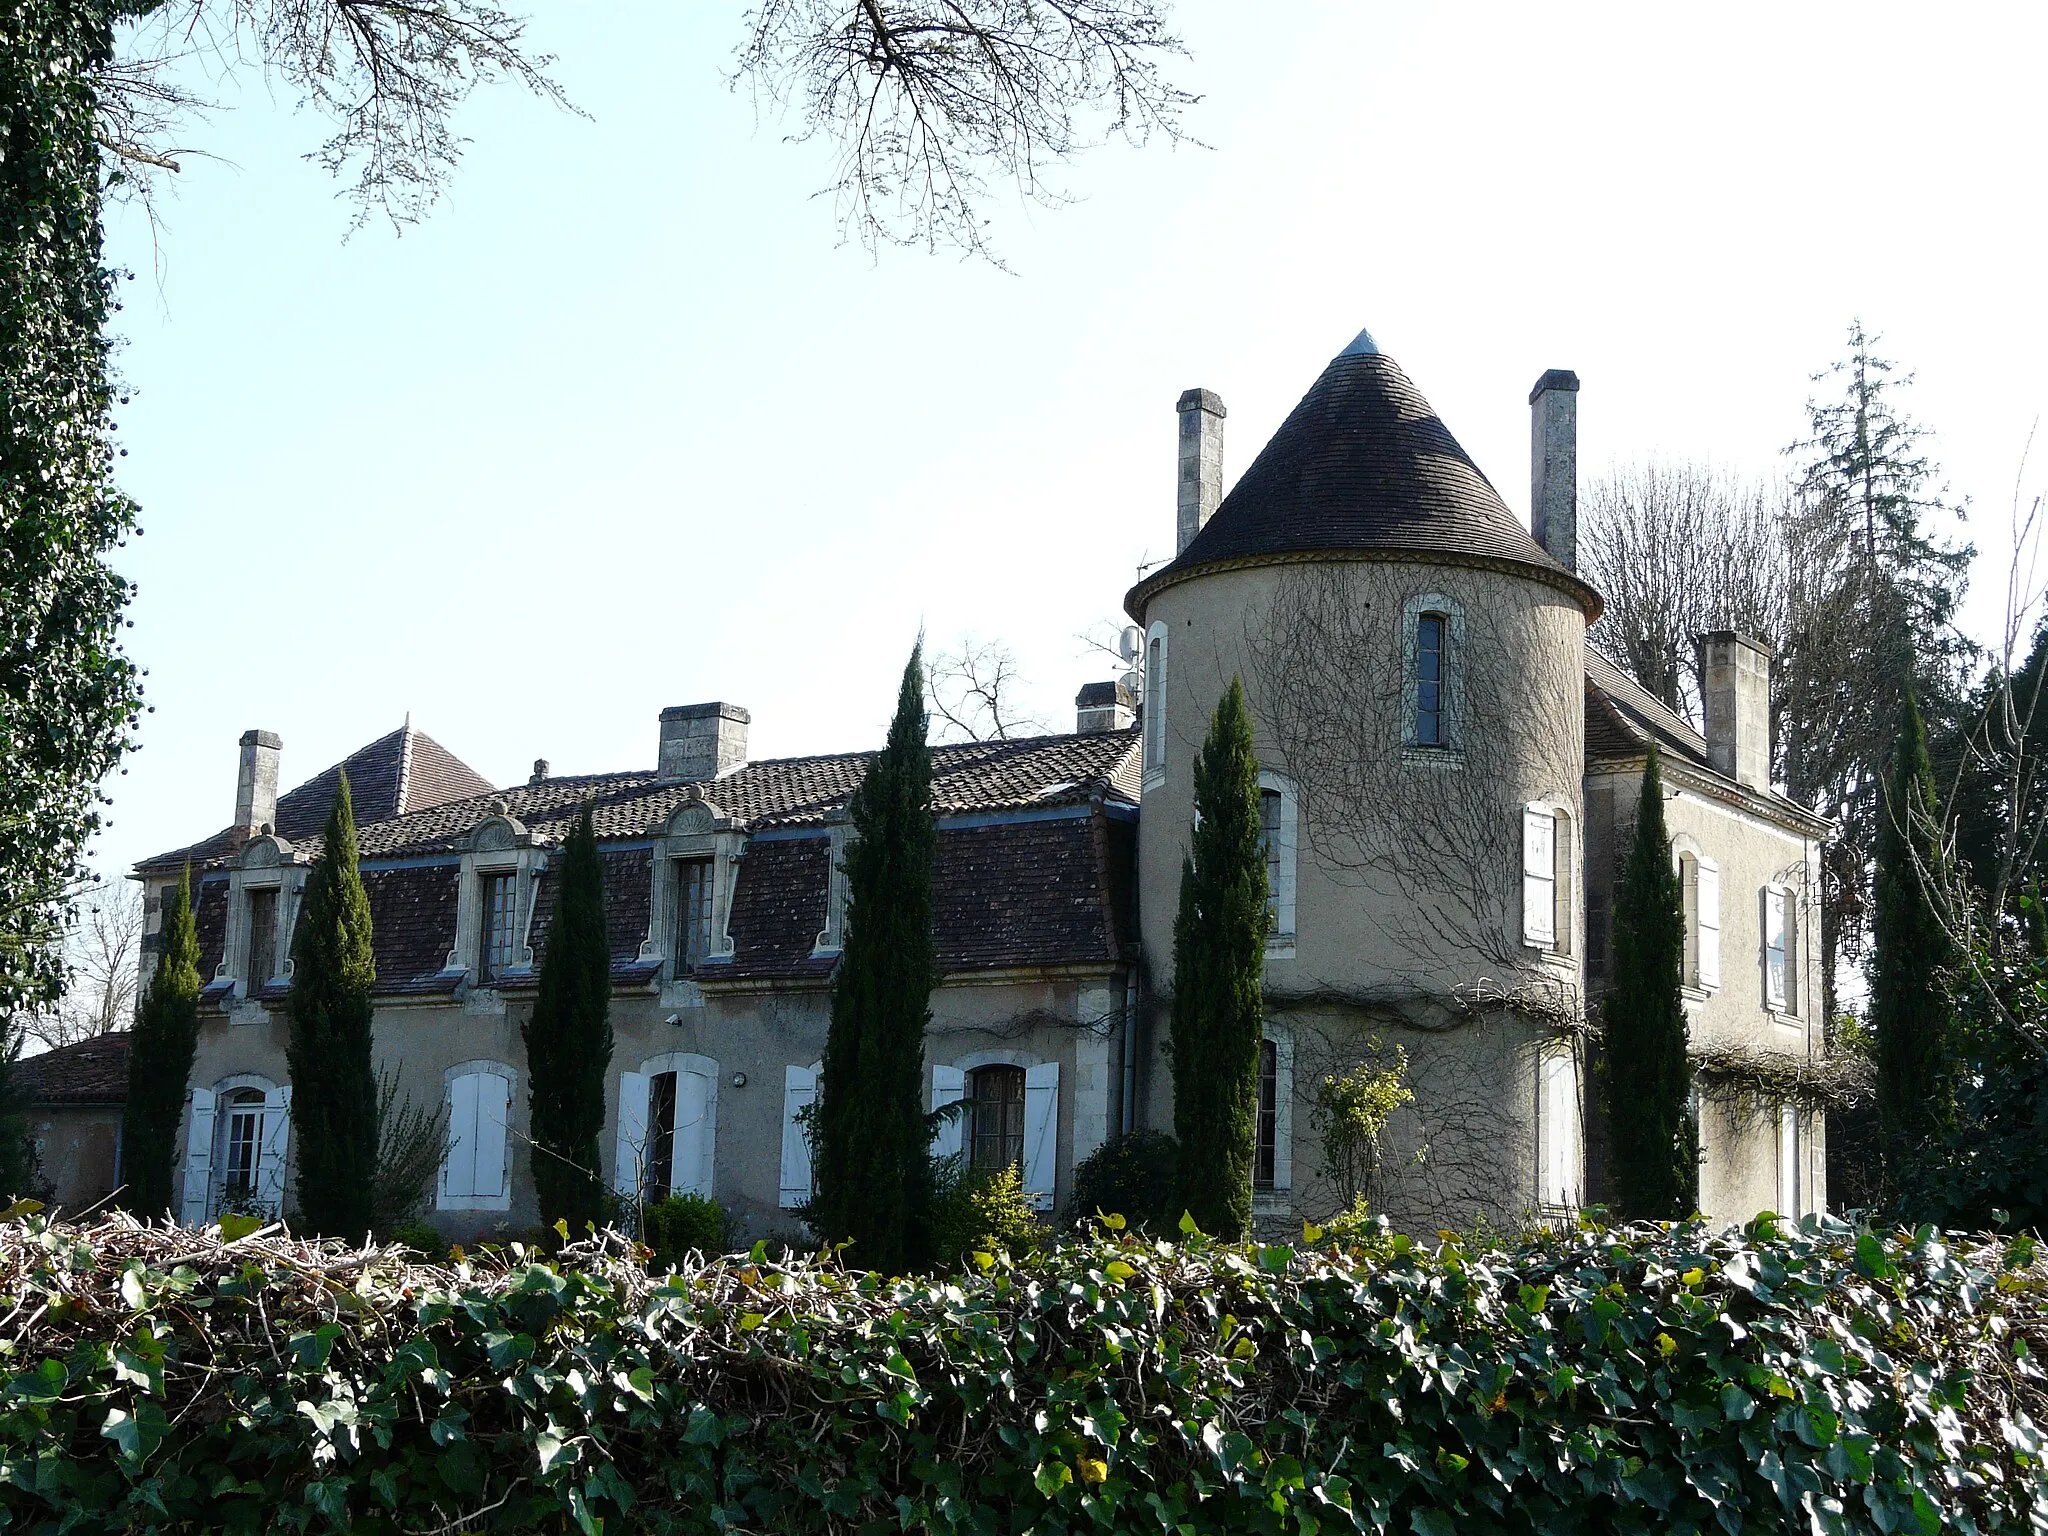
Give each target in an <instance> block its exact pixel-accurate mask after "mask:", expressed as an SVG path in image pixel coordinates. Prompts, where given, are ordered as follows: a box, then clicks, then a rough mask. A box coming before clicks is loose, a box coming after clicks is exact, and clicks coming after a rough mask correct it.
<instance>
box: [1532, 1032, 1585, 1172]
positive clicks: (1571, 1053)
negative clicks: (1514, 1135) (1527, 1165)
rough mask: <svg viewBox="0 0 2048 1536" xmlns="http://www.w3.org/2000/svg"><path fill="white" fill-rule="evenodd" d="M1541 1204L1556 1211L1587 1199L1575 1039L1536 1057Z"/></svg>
mask: <svg viewBox="0 0 2048 1536" xmlns="http://www.w3.org/2000/svg"><path fill="white" fill-rule="evenodd" d="M1536 1063H1537V1065H1536V1177H1537V1179H1538V1181H1539V1182H1538V1186H1537V1196H1538V1198H1537V1205H1538V1207H1539V1209H1541V1210H1544V1211H1547V1212H1551V1213H1568V1212H1572V1211H1576V1210H1578V1209H1579V1208H1580V1206H1582V1205H1583V1204H1584V1203H1585V1189H1586V1185H1585V1129H1584V1111H1583V1106H1582V1098H1581V1093H1580V1085H1579V1058H1578V1053H1577V1052H1576V1051H1575V1050H1574V1049H1573V1048H1572V1043H1571V1042H1570V1041H1569V1040H1555V1041H1552V1042H1550V1043H1549V1044H1547V1045H1545V1046H1544V1047H1543V1048H1542V1049H1541V1050H1540V1051H1538V1052H1537V1057H1536Z"/></svg>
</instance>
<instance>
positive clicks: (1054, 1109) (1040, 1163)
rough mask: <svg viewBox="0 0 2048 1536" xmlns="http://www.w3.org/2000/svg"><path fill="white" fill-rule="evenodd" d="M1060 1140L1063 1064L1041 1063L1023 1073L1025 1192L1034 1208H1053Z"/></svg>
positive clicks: (1044, 1209)
mask: <svg viewBox="0 0 2048 1536" xmlns="http://www.w3.org/2000/svg"><path fill="white" fill-rule="evenodd" d="M1059 1143H1060V1064H1059V1063H1058V1062H1056V1061H1047V1062H1041V1063H1040V1064H1039V1065H1037V1066H1035V1067H1029V1068H1027V1069H1026V1070H1025V1073H1024V1193H1025V1194H1026V1195H1027V1196H1028V1197H1029V1198H1030V1200H1031V1204H1032V1208H1033V1209H1035V1210H1040V1211H1049V1210H1051V1209H1052V1197H1053V1182H1054V1176H1055V1172H1056V1170H1057V1169H1058V1167H1059Z"/></svg>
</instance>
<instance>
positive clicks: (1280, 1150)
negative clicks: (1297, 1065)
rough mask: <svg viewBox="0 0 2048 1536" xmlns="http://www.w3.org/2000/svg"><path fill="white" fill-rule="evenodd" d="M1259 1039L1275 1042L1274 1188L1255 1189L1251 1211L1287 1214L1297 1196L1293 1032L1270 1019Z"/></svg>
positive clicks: (1264, 1023) (1261, 1027)
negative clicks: (1295, 1192) (1295, 1180)
mask: <svg viewBox="0 0 2048 1536" xmlns="http://www.w3.org/2000/svg"><path fill="white" fill-rule="evenodd" d="M1259 1039H1260V1041H1261V1042H1265V1041H1271V1042H1272V1045H1273V1187H1272V1188H1271V1189H1254V1190H1253V1191H1252V1213H1253V1214H1254V1215H1258V1216H1284V1215H1286V1214H1288V1212H1289V1211H1291V1210H1292V1209H1293V1205H1292V1201H1293V1199H1294V1031H1293V1030H1292V1029H1290V1028H1289V1027H1288V1026H1287V1025H1285V1024H1281V1023H1278V1022H1276V1021H1274V1020H1272V1019H1267V1020H1264V1021H1263V1022H1262V1023H1261V1024H1260V1025H1259ZM1254 1155H1256V1142H1254Z"/></svg>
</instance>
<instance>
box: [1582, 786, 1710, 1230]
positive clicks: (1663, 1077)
mask: <svg viewBox="0 0 2048 1536" xmlns="http://www.w3.org/2000/svg"><path fill="white" fill-rule="evenodd" d="M1613 948H1614V985H1613V988H1612V990H1610V991H1609V992H1608V994H1607V1003H1606V1022H1607V1039H1606V1042H1605V1049H1604V1055H1605V1061H1604V1068H1603V1073H1604V1078H1605V1084H1606V1089H1607V1123H1608V1126H1609V1143H1608V1145H1609V1154H1608V1156H1609V1166H1610V1168H1611V1169H1612V1170H1613V1172H1612V1183H1613V1199H1614V1205H1615V1210H1616V1213H1617V1214H1618V1215H1619V1216H1621V1218H1622V1219H1623V1220H1625V1221H1676V1220H1680V1219H1682V1218H1684V1217H1686V1216H1689V1215H1691V1214H1692V1212H1693V1211H1694V1210H1695V1209H1696V1208H1697V1206H1698V1204H1699V1134H1698V1131H1697V1129H1696V1127H1695V1126H1694V1124H1693V1120H1692V1112H1691V1100H1692V1069H1691V1066H1690V1064H1689V1063H1688V1062H1687V1060H1686V1027H1685V1002H1684V999H1683V998H1682V997H1681V996H1680V993H1679V989H1680V987H1682V986H1683V985H1684V978H1685V895H1684V892H1683V890H1682V889H1681V888H1680V886H1679V883H1678V872H1677V870H1676V869H1675V868H1673V866H1672V862H1671V837H1670V835H1669V833H1667V832H1666V831H1665V827H1664V777H1663V773H1662V771H1661V769H1660V768H1659V766H1658V761H1657V749H1656V747H1655V746H1652V747H1651V748H1650V758H1649V762H1648V763H1647V764H1646V765H1645V767H1644V769H1643V788H1642V796H1641V798H1640V799H1639V800H1638V801H1637V803H1636V827H1635V836H1634V839H1633V840H1632V842H1631V843H1630V845H1629V852H1628V862H1627V864H1626V865H1625V866H1624V867H1623V869H1622V876H1621V885H1620V888H1619V889H1618V890H1617V891H1616V892H1615V896H1614V942H1613Z"/></svg>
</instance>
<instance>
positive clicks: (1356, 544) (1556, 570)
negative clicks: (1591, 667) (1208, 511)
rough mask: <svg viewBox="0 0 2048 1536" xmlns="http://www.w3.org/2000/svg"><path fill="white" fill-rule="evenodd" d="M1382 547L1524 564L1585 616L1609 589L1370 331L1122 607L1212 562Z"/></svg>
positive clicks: (1424, 556)
mask: <svg viewBox="0 0 2048 1536" xmlns="http://www.w3.org/2000/svg"><path fill="white" fill-rule="evenodd" d="M1372 553H1379V554H1384V555H1386V556H1388V557H1390V558H1394V559H1407V560H1438V561H1446V562H1449V563H1455V564H1481V565H1489V566H1495V567H1499V566H1509V567H1517V568H1520V569H1522V570H1526V571H1527V572H1528V573H1529V574H1530V575H1532V576H1535V577H1537V578H1538V579H1541V580H1545V581H1548V582H1550V583H1551V584H1553V585H1555V586H1557V587H1560V588H1562V589H1563V590H1565V591H1567V592H1569V593H1570V594H1571V595H1572V596H1573V597H1574V598H1576V599H1577V600H1578V601H1579V603H1580V604H1581V605H1582V606H1583V607H1584V608H1585V609H1586V612H1587V616H1588V617H1589V618H1591V617H1594V616H1597V615H1598V613H1599V611H1600V606H1601V604H1600V597H1599V594H1598V593H1596V592H1595V591H1594V590H1593V589H1592V588H1591V587H1589V586H1587V585H1586V583H1585V582H1583V581H1581V580H1579V578H1578V577H1577V576H1575V575H1573V574H1572V573H1571V572H1570V571H1568V570H1566V569H1565V568H1564V567H1563V566H1562V565H1560V564H1559V563H1558V562H1557V561H1556V560H1554V559H1553V558H1551V556H1550V554H1549V552H1548V551H1546V550H1545V549H1544V548H1543V547H1542V546H1541V545H1540V544H1538V543H1537V542H1536V540H1535V539H1534V538H1532V537H1531V536H1530V533H1529V530H1528V529H1527V528H1525V527H1524V526H1523V525H1522V520H1521V519H1520V518H1519V517H1517V516H1515V514H1514V513H1513V512H1510V511H1509V510H1508V508H1507V504H1506V503H1505V502H1503V501H1502V500H1501V499H1500V493H1499V492H1497V491H1496V490H1494V488H1493V484H1492V482H1491V481H1489V480H1488V479H1487V478H1486V476H1485V475H1483V474H1481V473H1480V471H1479V466H1478V465H1476V464H1474V463H1473V462H1472V459H1471V456H1470V455H1469V454H1467V453H1466V452H1465V450H1464V449H1463V448H1462V447H1460V446H1459V444H1458V440H1457V439H1456V438H1455V437H1453V436H1452V435H1451V430H1450V428H1448V427H1446V426H1445V425H1444V424H1443V422H1442V420H1441V419H1439V418H1438V416H1437V414H1436V411H1435V410H1434V409H1433V408H1432V407H1431V405H1430V403H1429V402H1428V401H1427V400H1425V399H1424V398H1423V396H1422V391H1421V390H1419V389H1417V388H1416V387H1415V385H1414V384H1413V383H1412V382H1411V381H1410V380H1409V378H1408V375H1407V374H1405V373H1403V372H1402V371H1401V365H1400V364H1399V363H1396V362H1395V361H1394V360H1393V359H1392V358H1391V357H1388V356H1387V355H1386V354H1385V353H1384V352H1382V351H1380V349H1379V346H1378V344H1377V343H1375V342H1374V341H1373V339H1372V336H1371V335H1370V334H1369V333H1367V332H1360V333H1359V336H1358V339H1357V340H1356V341H1354V342H1352V343H1351V345H1350V346H1348V347H1346V348H1345V349H1344V351H1343V352H1341V353H1339V354H1338V355H1337V356H1336V357H1335V358H1333V359H1331V362H1330V365H1329V367H1327V368H1325V369H1324V370H1323V374H1322V377H1321V378H1319V379H1317V380H1316V382H1315V385H1314V387H1313V388H1311V389H1310V390H1309V392H1308V393H1307V394H1306V395H1304V396H1303V397H1302V400H1301V403H1300V404H1299V405H1297V406H1296V407H1295V408H1294V410H1293V412H1292V413H1291V414H1290V415H1289V416H1288V418H1287V420H1286V421H1284V422H1282V423H1281V425H1280V430H1279V431H1277V432H1275V433H1274V434H1273V437H1272V440H1271V441H1269V442H1268V443H1267V444H1266V446H1265V448H1264V449H1263V450H1261V451H1260V453H1259V456H1258V457H1257V458H1256V459H1254V460H1253V461H1252V464H1251V467H1250V468H1249V469H1247V470H1246V471H1245V472H1244V476H1243V478H1241V479H1240V480H1239V481H1238V482H1237V484H1236V485H1235V486H1234V487H1232V488H1231V492H1230V494H1229V495H1228V496H1226V497H1224V498H1223V502H1222V504H1221V505H1220V506H1219V507H1217V509H1216V512H1215V515H1214V516H1212V517H1211V518H1210V519H1209V521H1208V522H1207V523H1206V524H1204V525H1203V527H1202V530H1201V532H1200V533H1198V534H1196V535H1195V537H1194V538H1193V539H1192V540H1191V541H1190V542H1189V544H1188V547H1187V548H1186V549H1184V550H1182V551H1181V553H1180V555H1179V557H1178V558H1176V559H1175V560H1174V561H1173V562H1172V563H1171V564H1169V565H1166V566H1164V567H1162V568H1161V569H1159V570H1157V571H1154V572H1153V573H1152V574H1151V575H1150V576H1148V577H1146V578H1145V580H1143V581H1141V582H1140V583H1139V584H1138V585H1137V586H1136V587H1134V588H1132V590H1131V593H1130V595H1129V597H1128V598H1127V599H1126V602H1125V606H1126V607H1127V608H1128V609H1129V610H1130V611H1131V612H1132V613H1133V614H1137V613H1139V612H1141V611H1142V610H1143V607H1144V604H1145V602H1146V600H1147V599H1149V598H1150V597H1151V595H1152V594H1153V593H1154V592H1156V591H1158V590H1159V589H1160V588H1162V587H1167V586H1172V585H1174V584H1175V583H1176V582H1179V581H1182V580H1185V579H1187V578H1188V577H1189V576H1192V575H1194V574H1195V573H1197V572H1198V571H1200V570H1203V569H1205V568H1212V567H1217V566H1231V565H1248V564H1264V563H1266V562H1269V561H1272V560H1276V559H1282V560H1284V559H1300V558H1302V557H1303V556H1307V555H1317V554H1327V555H1335V556H1338V557H1346V556H1350V557H1354V558H1355V557H1358V556H1364V555H1369V554H1372Z"/></svg>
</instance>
